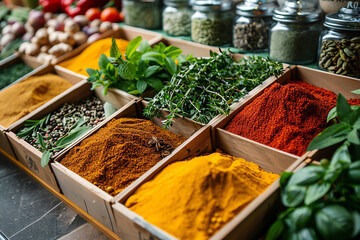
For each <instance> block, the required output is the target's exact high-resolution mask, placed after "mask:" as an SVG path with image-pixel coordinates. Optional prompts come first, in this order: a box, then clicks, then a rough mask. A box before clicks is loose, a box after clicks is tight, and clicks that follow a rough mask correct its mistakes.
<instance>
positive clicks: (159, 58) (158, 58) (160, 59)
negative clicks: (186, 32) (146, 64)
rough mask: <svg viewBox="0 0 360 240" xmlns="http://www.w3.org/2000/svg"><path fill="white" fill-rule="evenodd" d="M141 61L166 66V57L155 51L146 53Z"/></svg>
mask: <svg viewBox="0 0 360 240" xmlns="http://www.w3.org/2000/svg"><path fill="white" fill-rule="evenodd" d="M141 59H142V60H144V61H154V62H156V63H158V64H160V65H162V64H164V55H163V54H161V53H159V52H155V51H151V52H147V53H144V54H143V55H142V56H141Z"/></svg>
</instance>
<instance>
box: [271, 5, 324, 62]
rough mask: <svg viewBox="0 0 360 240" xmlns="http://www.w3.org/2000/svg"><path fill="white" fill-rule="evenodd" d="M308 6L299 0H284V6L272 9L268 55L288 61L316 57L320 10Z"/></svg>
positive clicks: (307, 60)
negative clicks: (272, 20) (273, 22)
mask: <svg viewBox="0 0 360 240" xmlns="http://www.w3.org/2000/svg"><path fill="white" fill-rule="evenodd" d="M312 7H313V5H310V6H308V5H307V4H306V3H302V2H301V1H287V2H285V5H284V7H282V8H278V9H275V10H274V14H273V19H274V20H275V21H276V22H275V24H274V25H273V26H272V28H271V30H270V47H269V48H270V53H269V54H270V58H272V59H274V60H276V61H280V62H286V63H291V64H308V63H312V62H314V61H315V60H316V56H317V49H318V41H319V36H320V33H321V30H322V28H321V23H320V21H321V19H322V14H321V12H320V11H318V10H315V9H314V8H312Z"/></svg>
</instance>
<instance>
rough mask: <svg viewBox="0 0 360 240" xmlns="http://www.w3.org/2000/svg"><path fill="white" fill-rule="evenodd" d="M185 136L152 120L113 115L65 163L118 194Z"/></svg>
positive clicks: (66, 165) (87, 178) (71, 153)
mask: <svg viewBox="0 0 360 240" xmlns="http://www.w3.org/2000/svg"><path fill="white" fill-rule="evenodd" d="M185 140H186V138H185V137H183V136H180V135H176V134H174V133H172V132H170V131H168V130H165V129H162V128H161V127H159V126H157V125H155V124H154V123H153V122H151V121H150V120H145V119H136V118H119V119H113V120H112V121H110V122H109V123H108V124H107V125H106V126H105V127H104V128H101V129H100V130H99V131H98V132H96V133H95V134H93V135H92V136H90V137H88V138H86V139H85V140H83V141H82V142H81V144H80V145H79V146H76V147H74V148H73V149H72V150H71V151H70V152H69V153H68V154H67V155H66V156H65V157H64V158H63V159H62V160H61V164H63V165H64V166H65V167H67V168H68V169H70V170H72V171H73V172H75V173H77V174H78V175H80V176H81V177H83V178H85V179H86V180H88V181H89V182H91V183H93V184H95V185H96V186H98V187H99V188H101V189H102V190H104V191H106V192H108V193H109V194H111V195H112V196H115V195H116V194H118V193H119V192H121V191H122V190H123V189H124V188H126V187H127V186H128V185H130V184H131V183H132V182H134V181H135V180H136V179H137V178H139V177H140V176H141V175H142V174H144V173H145V172H146V171H147V170H149V169H150V168H151V167H153V166H154V165H155V164H156V163H157V162H159V161H160V160H161V159H162V158H163V157H165V156H167V155H169V154H170V153H171V151H172V150H174V149H175V148H177V147H178V146H179V145H180V144H181V143H183V142H184V141H185Z"/></svg>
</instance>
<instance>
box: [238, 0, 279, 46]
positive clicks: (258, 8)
mask: <svg viewBox="0 0 360 240" xmlns="http://www.w3.org/2000/svg"><path fill="white" fill-rule="evenodd" d="M275 7H276V2H275V0H246V1H245V2H244V3H243V4H239V5H238V6H237V7H236V15H237V16H236V18H235V22H234V29H233V45H234V47H236V48H238V49H240V50H243V51H247V52H265V51H267V50H268V48H269V31H270V28H271V24H272V23H273V21H272V12H273V10H274V9H275Z"/></svg>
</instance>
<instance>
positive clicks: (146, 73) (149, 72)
mask: <svg viewBox="0 0 360 240" xmlns="http://www.w3.org/2000/svg"><path fill="white" fill-rule="evenodd" d="M160 70H161V67H160V66H150V67H148V68H146V69H145V71H144V76H145V78H148V77H150V76H151V75H153V74H155V73H157V72H158V71H160Z"/></svg>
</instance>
